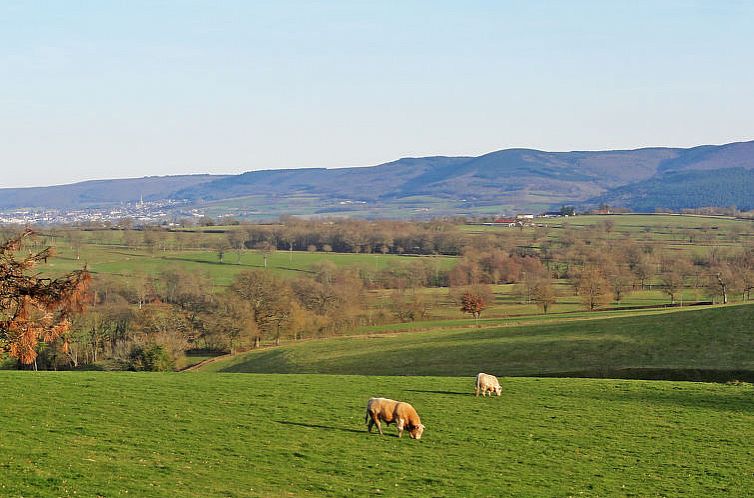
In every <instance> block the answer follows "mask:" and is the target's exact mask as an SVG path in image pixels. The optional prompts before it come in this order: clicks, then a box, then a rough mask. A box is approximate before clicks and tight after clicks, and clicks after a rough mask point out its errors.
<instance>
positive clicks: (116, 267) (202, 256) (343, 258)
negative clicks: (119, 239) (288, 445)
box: [42, 244, 457, 285]
mask: <svg viewBox="0 0 754 498" xmlns="http://www.w3.org/2000/svg"><path fill="white" fill-rule="evenodd" d="M57 250H58V256H57V257H55V258H53V259H50V260H49V262H48V263H47V264H46V265H45V266H44V267H43V268H42V269H43V270H45V271H50V272H61V273H62V272H67V271H72V270H75V269H79V268H81V267H82V266H83V265H86V266H87V268H88V269H89V270H90V271H91V272H92V273H94V274H100V273H101V274H111V275H120V276H130V275H136V274H150V275H155V274H157V273H159V272H160V271H163V270H165V269H167V268H170V267H181V268H184V269H186V270H189V271H198V272H205V273H207V274H208V275H209V276H210V277H212V278H213V280H214V281H215V283H216V284H218V285H227V284H229V283H230V282H231V281H232V280H233V278H234V277H235V275H236V274H238V273H239V272H241V271H244V270H251V269H263V268H264V267H265V266H264V254H263V253H261V252H260V251H256V250H243V251H241V252H240V253H237V252H235V251H227V252H226V253H225V254H224V255H223V261H222V262H221V261H220V259H219V256H218V253H217V251H209V250H204V251H197V250H184V251H161V250H155V251H154V252H149V251H145V250H143V249H128V248H123V247H118V246H106V245H97V244H86V245H84V246H83V247H82V248H81V251H80V255H79V259H76V258H75V252H74V251H73V249H71V248H70V247H67V246H65V245H62V246H59V247H58V249H57ZM418 259H423V260H425V261H429V262H430V263H431V264H432V265H436V266H437V268H438V269H439V270H446V269H448V268H451V267H452V266H453V265H454V264H455V262H456V261H457V258H455V257H453V256H426V257H424V256H408V255H405V256H404V255H396V254H352V253H328V252H305V251H292V252H291V251H274V252H271V253H269V254H268V255H267V268H268V269H269V270H270V271H272V272H274V273H276V274H279V275H283V276H289V277H295V276H297V275H300V274H302V273H308V272H311V268H312V266H314V265H315V264H317V263H322V262H324V261H330V262H332V263H334V264H335V265H337V266H339V267H348V266H363V267H365V268H369V269H371V270H380V269H384V268H388V267H392V266H394V265H397V264H407V263H411V262H413V261H417V260H418Z"/></svg>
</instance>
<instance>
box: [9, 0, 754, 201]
mask: <svg viewBox="0 0 754 498" xmlns="http://www.w3.org/2000/svg"><path fill="white" fill-rule="evenodd" d="M753 50H754V2H751V1H734V0H726V1H714V0H711V1H707V2H702V1H692V0H688V1H664V2H663V1H644V2H642V1H635V0H634V1H624V2H621V1H603V0H599V1H593V2H592V1H573V0H569V1H550V2H538V1H531V0H522V1H515V2H505V1H489V2H483V1H469V0H465V1H453V2H441V1H426V2H425V1H410V0H400V1H394V2H389V1H363V2H361V1H354V0H348V1H342V2H335V1H332V2H325V1H322V2H315V1H313V0H311V1H300V2H294V1H266V2H253V1H218V0H216V1H209V0H207V1H156V0H149V1H137V0H128V1H106V0H102V1H99V0H91V1H75V0H59V1H45V2H33V1H18V2H16V1H13V0H4V1H2V2H0V169H1V170H2V172H3V175H2V177H1V178H2V179H0V187H12V186H29V185H49V184H59V183H70V182H74V181H79V180H84V179H93V178H116V177H138V176H146V175H166V174H183V173H205V172H206V173H231V172H242V171H248V170H252V169H269V168H281V167H302V166H327V167H337V166H360V165H371V164H377V163H380V162H385V161H390V160H393V159H397V158H399V157H405V156H422V155H478V154H481V153H485V152H489V151H492V150H497V149H503V148H509V147H533V148H540V149H545V150H574V149H582V150H583V149H606V148H635V147H641V146H647V145H669V146H691V145H699V144H706V143H725V142H731V141H737V140H749V139H754V93H753V92H754V64H752V59H753V58H754V56H753V53H754V52H753Z"/></svg>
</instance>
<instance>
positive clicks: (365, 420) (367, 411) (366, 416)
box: [364, 407, 369, 424]
mask: <svg viewBox="0 0 754 498" xmlns="http://www.w3.org/2000/svg"><path fill="white" fill-rule="evenodd" d="M367 422H369V407H367V409H366V412H365V413H364V423H365V424H366V423H367Z"/></svg>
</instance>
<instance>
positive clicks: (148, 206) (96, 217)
mask: <svg viewBox="0 0 754 498" xmlns="http://www.w3.org/2000/svg"><path fill="white" fill-rule="evenodd" d="M203 216H204V211H203V210H202V209H196V208H190V207H188V206H187V205H186V202H185V201H177V200H172V199H169V200H160V201H138V202H128V203H124V204H122V205H119V206H118V207H112V206H109V207H95V208H85V209H81V208H79V209H44V208H37V209H32V208H29V209H9V210H4V211H0V224H9V225H70V224H74V225H75V224H91V223H117V222H119V221H120V220H123V219H130V220H132V221H133V223H134V224H137V225H152V224H156V223H162V222H166V221H171V220H177V219H180V218H189V219H193V218H201V217H203Z"/></svg>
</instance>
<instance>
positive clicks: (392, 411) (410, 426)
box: [364, 398, 424, 439]
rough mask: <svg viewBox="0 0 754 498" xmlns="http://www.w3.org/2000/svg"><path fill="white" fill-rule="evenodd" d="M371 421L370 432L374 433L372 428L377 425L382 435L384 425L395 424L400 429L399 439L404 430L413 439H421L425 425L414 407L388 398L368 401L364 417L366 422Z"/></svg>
mask: <svg viewBox="0 0 754 498" xmlns="http://www.w3.org/2000/svg"><path fill="white" fill-rule="evenodd" d="M367 421H369V432H372V426H374V425H376V426H377V430H379V431H380V434H382V425H381V424H380V422H381V421H382V422H385V423H386V424H387V425H390V424H391V423H393V422H395V425H396V427H398V437H401V436H402V435H403V430H404V429H406V430H407V431H408V435H409V436H411V439H421V438H422V433H423V432H424V424H422V422H421V420H420V419H419V414H418V413H416V410H414V407H413V406H411V405H410V404H408V403H404V402H402V401H395V400H393V399H387V398H370V399H369V401H367V412H366V415H365V416H364V422H367Z"/></svg>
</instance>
